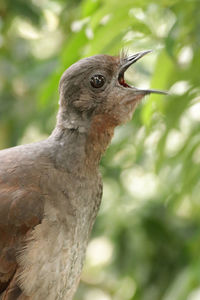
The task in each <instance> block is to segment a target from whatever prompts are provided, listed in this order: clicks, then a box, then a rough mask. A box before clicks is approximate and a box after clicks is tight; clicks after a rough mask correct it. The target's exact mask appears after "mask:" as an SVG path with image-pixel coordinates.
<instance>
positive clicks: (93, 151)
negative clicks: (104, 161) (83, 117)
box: [86, 113, 118, 164]
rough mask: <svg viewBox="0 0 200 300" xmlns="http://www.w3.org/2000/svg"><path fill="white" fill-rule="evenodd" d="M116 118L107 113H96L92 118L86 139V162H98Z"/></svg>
mask: <svg viewBox="0 0 200 300" xmlns="http://www.w3.org/2000/svg"><path fill="white" fill-rule="evenodd" d="M117 125H118V124H117V120H116V119H115V118H114V117H113V116H111V115H109V114H105V113H104V114H98V115H95V116H94V117H93V118H92V121H91V126H90V129H89V132H88V136H87V140H86V156H87V158H88V162H91V163H92V162H96V163H97V164H99V161H100V159H101V156H102V155H103V154H104V152H105V150H106V149H107V147H108V145H109V144H110V142H111V139H112V137H113V134H114V128H115V127H116V126H117Z"/></svg>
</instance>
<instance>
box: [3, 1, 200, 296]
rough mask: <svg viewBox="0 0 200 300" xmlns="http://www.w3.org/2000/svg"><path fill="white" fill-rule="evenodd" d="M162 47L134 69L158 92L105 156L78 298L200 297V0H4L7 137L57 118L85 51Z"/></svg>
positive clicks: (140, 82)
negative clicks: (66, 77) (66, 84)
mask: <svg viewBox="0 0 200 300" xmlns="http://www.w3.org/2000/svg"><path fill="white" fill-rule="evenodd" d="M121 48H127V49H128V51H129V52H131V53H132V52H136V51H139V50H144V49H149V48H151V49H153V50H154V53H152V54H151V55H149V56H148V57H145V58H144V59H143V61H141V62H139V63H138V64H137V65H135V66H134V67H132V69H131V70H129V71H128V72H127V75H126V76H127V80H130V81H131V82H134V84H135V85H136V86H143V87H147V86H151V87H152V88H158V89H164V90H170V91H171V95H170V96H167V97H166V96H157V95H152V96H150V97H148V99H146V100H145V101H144V102H143V103H142V105H140V106H139V107H138V109H137V111H136V112H135V114H134V118H133V120H132V121H131V122H129V123H128V124H127V125H125V126H122V127H120V128H117V130H116V132H115V137H114V139H113V142H112V145H111V146H110V147H109V149H108V151H107V153H106V155H105V156H104V157H103V159H102V163H101V170H102V173H103V177H104V197H103V202H102V207H101V210H100V213H99V216H98V218H97V222H96V224H95V228H94V230H93V234H92V239H91V242H90V244H89V247H88V252H87V257H86V264H85V268H84V271H83V275H82V282H81V285H80V287H79V290H78V292H77V295H76V298H75V299H76V300H94V299H95V300H109V299H114V300H160V299H162V300H198V299H200V199H199V198H200V179H199V167H200V87H199V71H200V2H199V1H198V0H196V1H195V0H161V1H156V0H154V1H151V0H134V1H133V0H124V1H119V0H115V1H114V0H83V1H80V0H75V1H70V0H68V1H67V0H53V1H50V0H40V1H37V0H32V1H25V0H15V1H12V0H1V1H0V148H5V147H11V146H14V145H16V144H20V143H26V142H31V141H35V140H39V139H41V138H43V137H45V136H47V135H48V134H49V133H50V132H51V130H52V128H53V126H54V124H55V116H56V112H57V102H58V88H57V87H58V82H59V78H60V76H61V74H62V72H63V71H64V70H65V69H66V68H67V67H68V66H69V65H71V64H72V63H73V62H75V61H77V60H78V59H80V58H82V57H85V56H89V55H93V54H98V53H106V54H118V53H119V51H120V49H121Z"/></svg>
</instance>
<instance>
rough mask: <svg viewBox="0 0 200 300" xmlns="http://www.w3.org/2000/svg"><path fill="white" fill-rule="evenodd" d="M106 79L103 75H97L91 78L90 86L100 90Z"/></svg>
mask: <svg viewBox="0 0 200 300" xmlns="http://www.w3.org/2000/svg"><path fill="white" fill-rule="evenodd" d="M105 81H106V79H105V77H104V76H103V75H100V74H97V75H94V76H92V77H91V79H90V84H91V86H93V87H94V88H100V87H102V86H103V85H104V83H105Z"/></svg>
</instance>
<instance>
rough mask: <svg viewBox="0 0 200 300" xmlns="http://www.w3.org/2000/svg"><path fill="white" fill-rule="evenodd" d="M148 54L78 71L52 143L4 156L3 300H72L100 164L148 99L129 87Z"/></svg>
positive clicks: (63, 95)
mask: <svg viewBox="0 0 200 300" xmlns="http://www.w3.org/2000/svg"><path fill="white" fill-rule="evenodd" d="M146 53H148V51H147V52H142V53H137V54H135V56H132V58H131V59H130V58H129V59H128V58H123V59H120V58H119V57H111V56H106V55H97V56H94V57H90V58H86V59H83V60H81V61H79V62H78V63H76V64H74V65H72V66H71V67H70V68H69V69H68V70H66V71H65V73H64V74H63V76H62V78H61V81H60V87H59V91H60V101H59V104H60V108H59V112H58V116H57V124H56V127H55V129H54V131H53V132H52V134H51V135H50V137H49V138H48V139H46V140H44V141H41V142H38V143H33V144H29V145H23V146H18V147H14V148H11V149H5V150H2V151H0V293H1V294H0V299H1V300H14V299H15V300H16V299H18V300H25V299H29V300H38V299H40V300H45V299H48V300H62V299H67V300H71V299H72V297H73V295H74V293H75V291H76V288H77V285H78V283H79V280H80V274H81V270H82V265H83V261H84V255H85V250H86V246H87V243H88V239H89V235H90V232H91V230H92V226H93V223H94V221H95V218H96V215H97V212H98V209H99V205H100V202H101V197H102V181H101V176H100V174H99V171H98V166H99V161H100V159H101V156H102V154H103V153H104V152H105V150H106V148H107V146H108V145H109V143H110V141H111V138H112V136H113V133H114V128H115V127H116V126H117V125H120V124H121V123H123V122H125V121H127V120H128V119H129V118H130V115H132V113H133V111H134V109H135V107H136V104H137V103H138V101H139V100H140V99H141V98H142V97H143V96H144V95H146V94H149V93H150V90H147V91H145V90H139V89H136V88H131V87H130V86H128V85H127V84H126V83H125V82H124V79H123V72H124V71H125V70H126V69H127V68H128V66H129V65H130V64H131V63H133V62H135V61H136V60H137V59H139V58H140V57H142V56H143V55H144V54H146ZM153 92H156V91H153Z"/></svg>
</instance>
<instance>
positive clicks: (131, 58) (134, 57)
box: [118, 50, 168, 95]
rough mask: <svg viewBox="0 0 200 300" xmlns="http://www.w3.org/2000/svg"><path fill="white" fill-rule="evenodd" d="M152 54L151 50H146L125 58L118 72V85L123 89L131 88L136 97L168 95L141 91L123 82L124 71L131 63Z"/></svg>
mask: <svg viewBox="0 0 200 300" xmlns="http://www.w3.org/2000/svg"><path fill="white" fill-rule="evenodd" d="M150 52H152V50H146V51H141V52H138V53H135V54H133V55H131V56H129V57H127V58H125V59H124V60H123V61H122V65H121V68H120V71H119V75H118V81H119V84H120V85H122V86H123V87H125V88H131V89H133V91H134V92H135V93H136V94H138V95H149V94H153V93H154V94H164V95H166V94H168V93H167V92H165V91H160V90H154V89H152V90H151V89H148V90H143V89H137V88H135V87H132V86H130V85H129V84H128V83H126V82H125V79H124V73H125V71H126V70H127V69H128V67H129V66H131V65H132V64H133V63H135V62H136V61H138V60H139V59H140V58H142V57H143V56H144V55H146V54H148V53H150Z"/></svg>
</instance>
